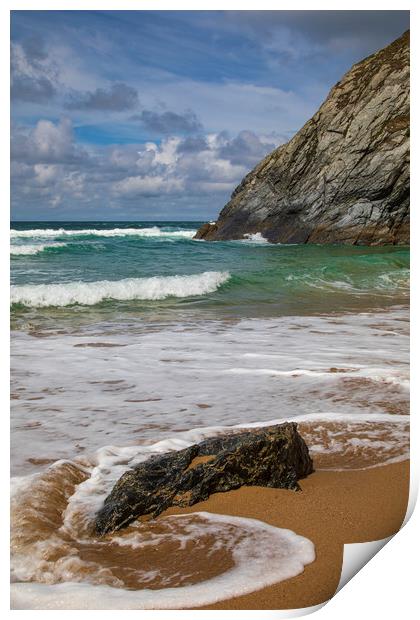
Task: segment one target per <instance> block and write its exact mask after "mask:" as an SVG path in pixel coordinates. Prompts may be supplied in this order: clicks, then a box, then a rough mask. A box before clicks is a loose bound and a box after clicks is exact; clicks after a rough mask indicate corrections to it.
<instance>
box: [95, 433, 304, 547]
mask: <svg viewBox="0 0 420 620" xmlns="http://www.w3.org/2000/svg"><path fill="white" fill-rule="evenodd" d="M312 471H313V466H312V460H311V458H310V456H309V452H308V448H307V446H306V444H305V442H304V440H303V439H302V437H301V436H300V435H299V433H298V431H297V425H296V424H295V423H288V422H287V423H284V424H279V425H276V426H270V427H267V428H263V429H255V430H250V431H246V432H241V433H237V434H231V435H223V436H221V437H215V438H212V439H208V440H206V441H203V442H201V443H199V444H195V445H193V446H191V447H189V448H186V449H184V450H179V451H174V452H169V453H167V454H163V455H159V456H153V457H151V458H150V459H148V460H147V461H145V462H144V463H141V464H140V465H137V466H136V467H135V468H133V469H131V470H129V471H127V472H125V473H124V474H123V475H122V476H121V478H120V479H119V480H118V482H117V483H116V484H115V486H114V488H113V489H112V491H111V493H110V495H108V497H107V498H106V500H105V503H104V506H103V508H102V509H101V510H100V511H99V513H98V515H97V517H96V521H95V530H96V533H97V534H100V535H103V534H106V533H107V532H112V531H114V530H118V529H120V528H122V527H124V526H126V525H128V524H129V523H131V522H132V521H133V520H134V519H136V518H137V517H140V516H142V515H149V516H152V517H157V516H158V515H159V514H160V513H161V512H163V511H164V510H166V509H167V508H169V507H170V506H192V505H193V504H196V503H197V502H200V501H203V500H206V499H207V498H208V497H209V496H210V495H211V494H212V493H220V492H224V491H230V490H232V489H237V488H239V487H241V486H243V485H250V486H264V487H273V488H278V489H279V488H280V489H283V488H284V489H292V490H299V485H298V480H299V479H300V478H304V477H305V476H307V475H308V474H310V473H311V472H312Z"/></svg>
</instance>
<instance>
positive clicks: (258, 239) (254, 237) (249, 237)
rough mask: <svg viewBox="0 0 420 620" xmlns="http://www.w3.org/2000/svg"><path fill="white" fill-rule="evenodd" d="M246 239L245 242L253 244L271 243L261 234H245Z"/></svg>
mask: <svg viewBox="0 0 420 620" xmlns="http://www.w3.org/2000/svg"><path fill="white" fill-rule="evenodd" d="M244 237H245V239H243V241H247V242H251V243H269V241H268V240H267V239H266V238H265V237H263V235H262V234H261V233H260V232H257V233H245V235H244Z"/></svg>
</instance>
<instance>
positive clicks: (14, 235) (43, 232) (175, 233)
mask: <svg viewBox="0 0 420 620" xmlns="http://www.w3.org/2000/svg"><path fill="white" fill-rule="evenodd" d="M196 232H197V231H196V230H163V229H162V228H159V227H158V226H151V227H150V228H111V229H109V230H105V229H102V230H101V229H97V228H83V229H80V230H66V229H65V228H45V229H43V228H35V229H31V230H15V229H12V230H11V231H10V238H11V239H20V238H45V237H53V238H56V237H90V236H94V237H178V238H180V239H192V238H193V237H194V235H195V233H196Z"/></svg>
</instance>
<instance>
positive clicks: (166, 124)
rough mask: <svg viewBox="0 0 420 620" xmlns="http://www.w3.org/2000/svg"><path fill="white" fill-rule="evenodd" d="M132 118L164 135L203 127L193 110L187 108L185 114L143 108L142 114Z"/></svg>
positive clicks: (193, 130)
mask: <svg viewBox="0 0 420 620" xmlns="http://www.w3.org/2000/svg"><path fill="white" fill-rule="evenodd" d="M132 120H139V121H141V122H142V123H143V125H144V127H145V128H146V129H148V130H149V131H151V132H153V133H158V134H163V135H170V134H174V133H196V132H199V131H201V130H202V129H203V127H202V125H201V123H200V121H199V120H198V118H197V116H196V114H195V113H194V112H193V111H192V110H186V111H185V112H184V113H183V114H177V113H176V112H171V111H169V110H168V111H166V112H162V113H159V112H153V111H152V110H143V111H142V113H141V114H136V115H135V116H133V117H132Z"/></svg>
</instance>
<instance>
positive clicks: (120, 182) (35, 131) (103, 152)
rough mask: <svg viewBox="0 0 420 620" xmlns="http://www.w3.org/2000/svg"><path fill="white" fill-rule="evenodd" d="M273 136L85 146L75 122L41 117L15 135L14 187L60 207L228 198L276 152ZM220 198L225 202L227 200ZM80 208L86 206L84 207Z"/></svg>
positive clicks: (224, 134)
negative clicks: (255, 167)
mask: <svg viewBox="0 0 420 620" xmlns="http://www.w3.org/2000/svg"><path fill="white" fill-rule="evenodd" d="M271 140H272V136H269V137H266V136H258V135H257V134H255V133H253V132H251V131H242V132H240V133H239V134H238V135H236V136H229V134H228V133H227V132H220V133H208V134H200V135H197V136H187V137H185V136H184V137H181V136H167V137H165V138H164V139H163V140H161V141H160V142H159V141H149V142H146V143H142V144H134V145H133V144H129V145H119V146H113V147H112V146H109V147H101V146H96V147H92V146H91V147H90V148H89V151H86V150H85V149H83V148H82V147H81V146H80V145H78V144H77V142H76V141H75V137H74V133H73V129H72V124H71V121H70V120H69V119H67V118H64V119H62V120H61V121H59V122H57V123H53V122H52V121H49V120H46V119H42V120H40V121H39V122H38V123H37V124H36V126H35V127H33V128H31V129H28V128H26V129H24V128H19V129H17V130H15V131H14V133H13V142H12V157H13V161H12V182H13V195H14V199H15V200H19V196H20V197H21V198H22V199H23V198H24V197H25V200H26V201H28V200H29V197H30V200H31V201H32V202H34V203H36V201H39V203H41V204H42V205H50V207H54V208H61V207H63V208H66V205H67V208H68V205H69V204H75V201H76V202H77V204H79V205H81V204H85V205H86V206H88V205H94V204H98V203H102V204H110V203H113V202H114V203H116V204H119V205H121V204H125V203H127V204H135V201H136V199H137V198H138V197H142V196H148V197H153V200H158V199H159V197H162V198H163V197H164V196H166V197H168V199H170V197H171V196H172V197H183V196H190V197H191V196H197V197H198V196H200V199H201V198H203V197H204V196H205V195H209V196H210V195H213V196H216V195H219V196H225V197H226V198H227V197H228V195H229V193H230V192H231V191H232V190H233V189H234V187H235V186H236V185H237V184H238V183H239V182H240V180H241V179H242V177H243V176H244V175H245V174H246V173H247V172H248V171H249V170H250V168H251V167H252V166H253V165H254V164H256V163H257V162H258V161H259V160H260V159H261V157H262V156H264V155H265V154H266V153H267V152H268V151H269V150H271V149H272V147H273V146H274V144H273V143H272V142H271ZM220 200H223V198H221V199H220ZM79 208H81V207H79Z"/></svg>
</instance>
